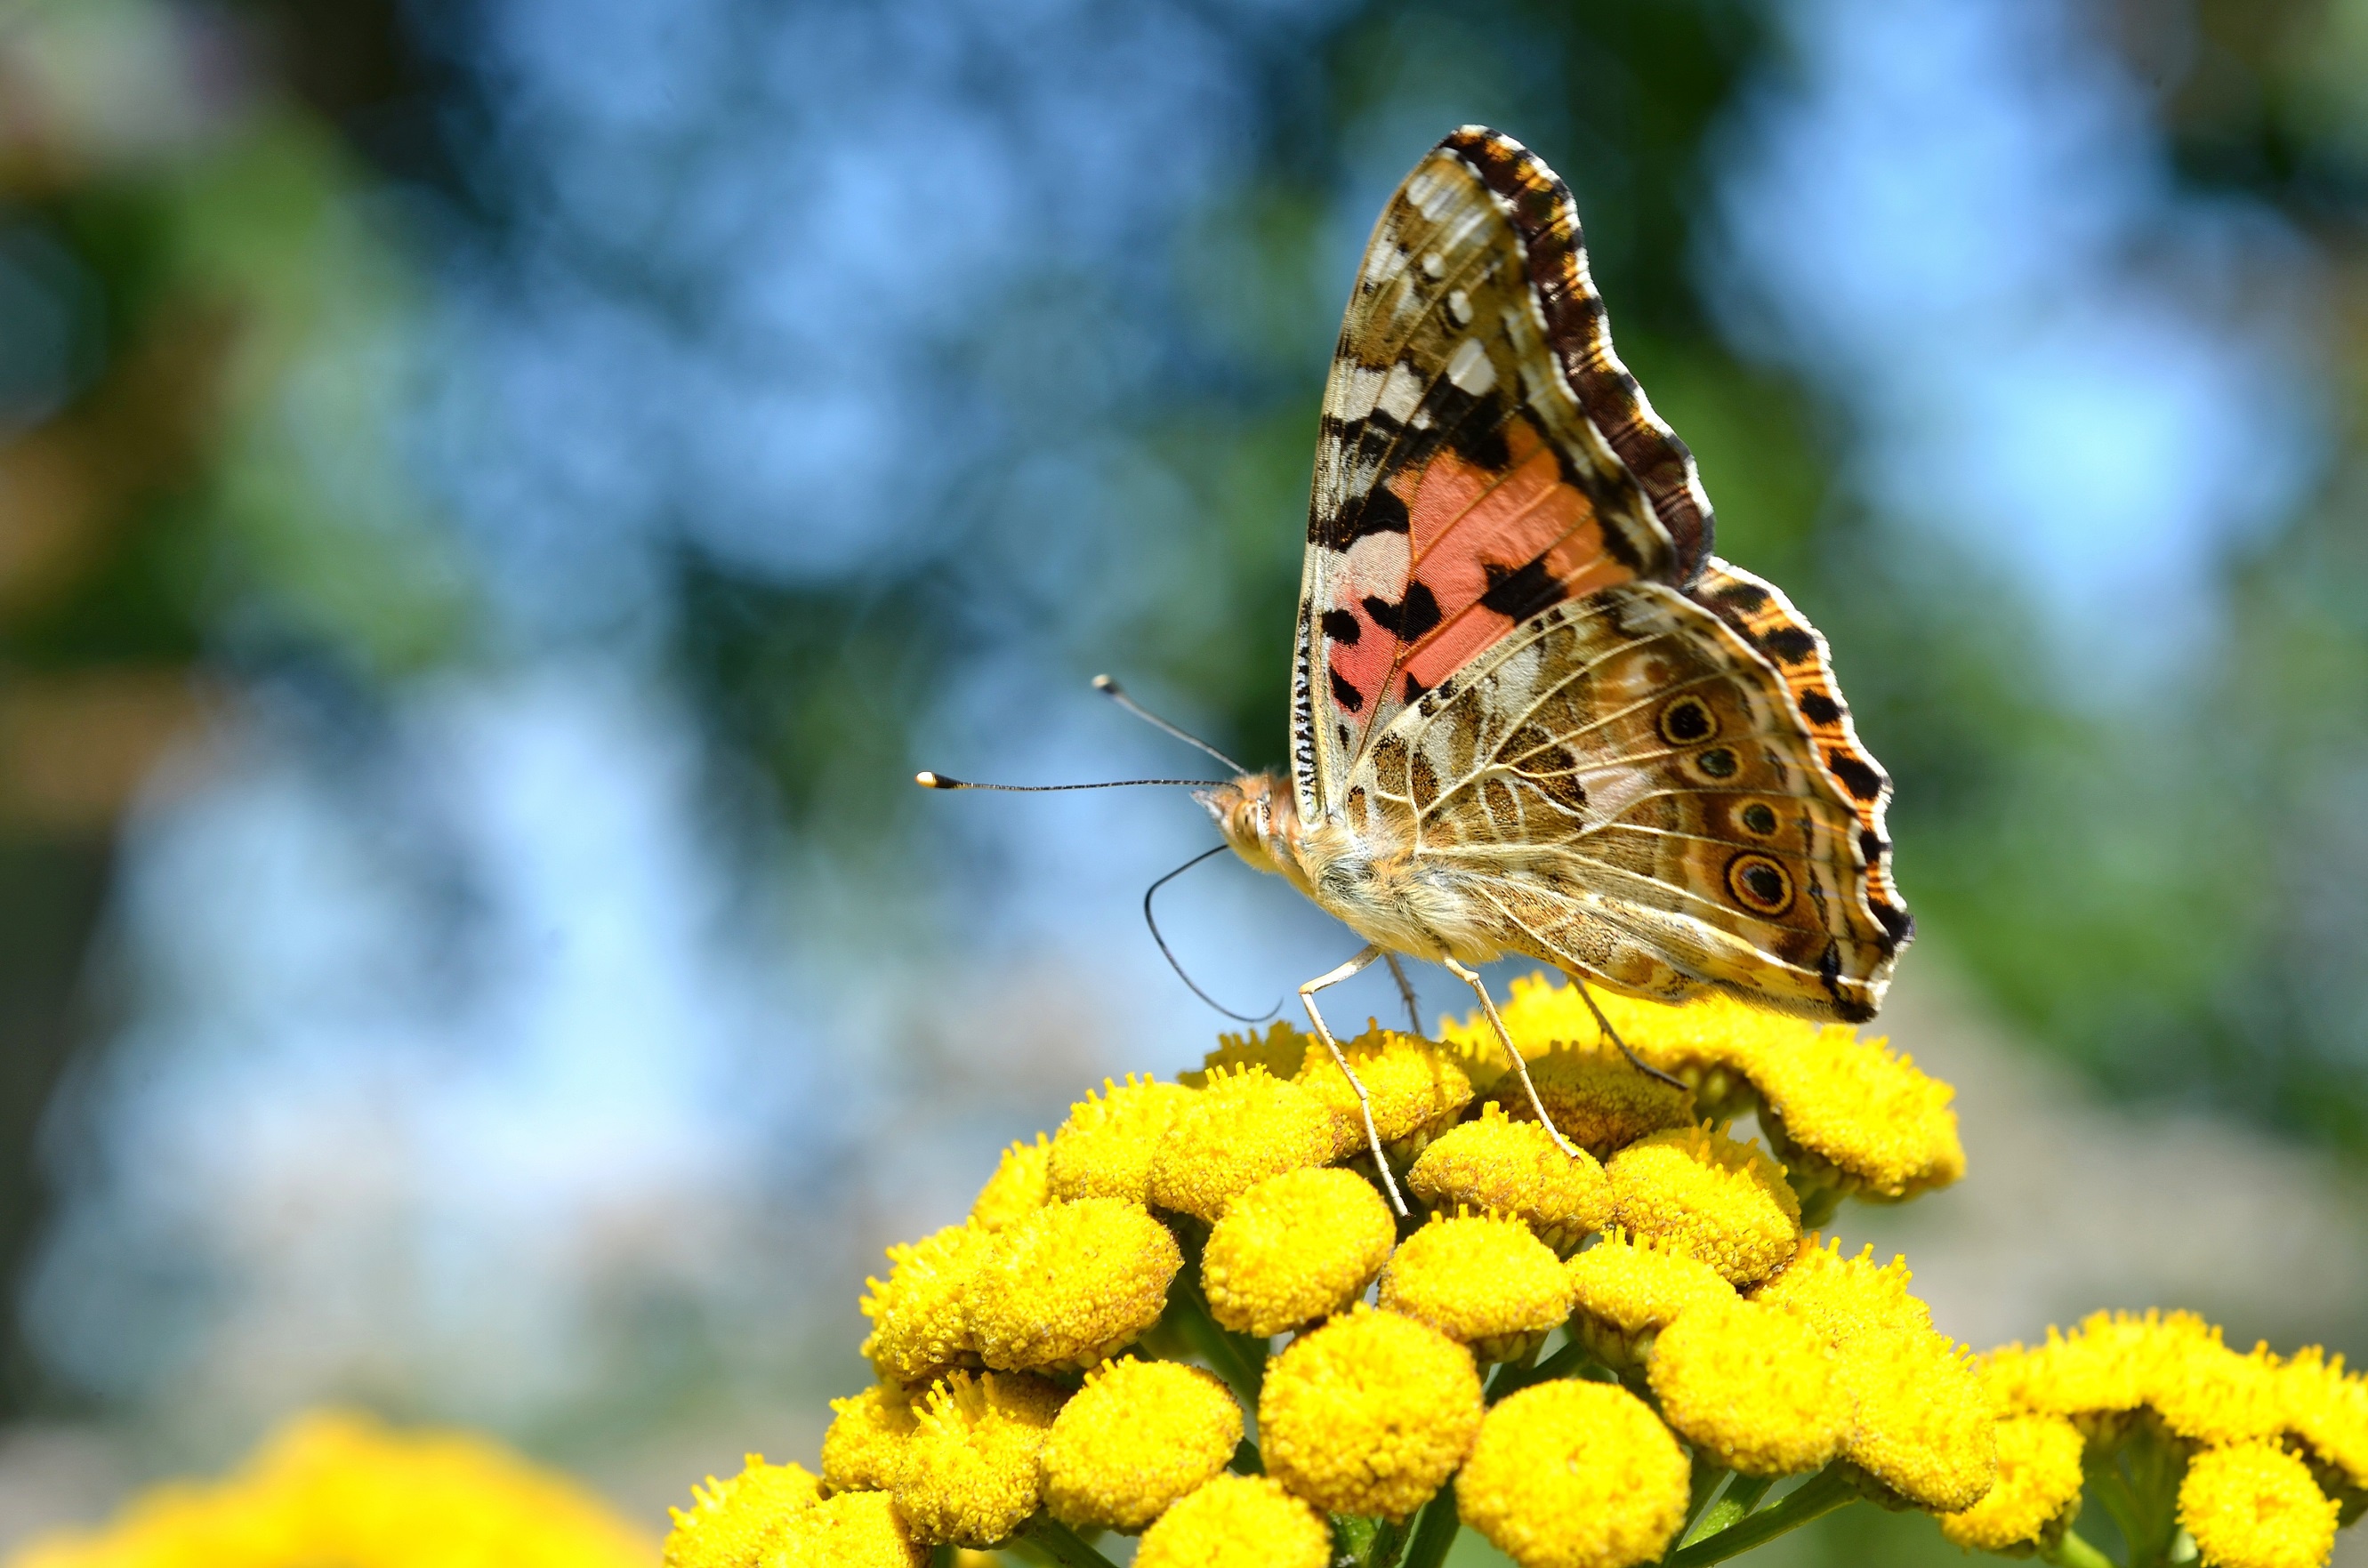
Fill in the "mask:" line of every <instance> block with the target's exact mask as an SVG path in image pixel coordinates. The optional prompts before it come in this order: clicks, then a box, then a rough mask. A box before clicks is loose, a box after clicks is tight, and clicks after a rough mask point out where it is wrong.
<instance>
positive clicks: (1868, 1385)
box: [1836, 1328, 1998, 1514]
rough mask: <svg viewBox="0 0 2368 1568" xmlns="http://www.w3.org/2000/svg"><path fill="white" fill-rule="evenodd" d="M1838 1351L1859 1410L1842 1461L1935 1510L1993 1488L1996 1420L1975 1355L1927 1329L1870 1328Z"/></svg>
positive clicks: (1952, 1509) (1967, 1502)
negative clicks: (1970, 1356)
mask: <svg viewBox="0 0 2368 1568" xmlns="http://www.w3.org/2000/svg"><path fill="white" fill-rule="evenodd" d="M1836 1353H1837V1355H1838V1357H1839V1369H1840V1377H1841V1383H1842V1388H1843V1390H1844V1391H1845V1392H1846V1393H1847V1394H1848V1396H1849V1398H1850V1405H1851V1409H1852V1413H1853V1414H1852V1416H1851V1421H1850V1436H1849V1437H1846V1438H1844V1439H1843V1442H1842V1453H1843V1456H1844V1457H1845V1458H1847V1459H1848V1460H1850V1462H1851V1463H1852V1464H1855V1465H1857V1466H1858V1467H1859V1468H1860V1469H1861V1470H1862V1471H1866V1473H1867V1474H1868V1475H1870V1476H1872V1477H1873V1479H1874V1480H1876V1481H1878V1482H1880V1483H1883V1484H1884V1486H1887V1487H1889V1488H1890V1489H1891V1490H1892V1492H1894V1493H1895V1494H1897V1495H1898V1496H1900V1497H1902V1498H1904V1499H1906V1500H1907V1503H1908V1504H1910V1505H1911V1506H1915V1507H1918V1508H1922V1509H1924V1510H1925V1511H1927V1512H1928V1513H1934V1514H1954V1513H1960V1512H1962V1511H1964V1509H1967V1508H1970V1507H1972V1506H1974V1505H1975V1504H1976V1503H1978V1502H1980V1501H1981V1500H1982V1498H1983V1497H1985V1496H1986V1495H1987V1494H1988V1493H1989V1489H1990V1486H1991V1483H1994V1482H1995V1481H1996V1480H1997V1479H1998V1422H1997V1418H1996V1416H1995V1415H1994V1414H1993V1412H1992V1407H1991V1403H1990V1398H1989V1393H1988V1391H1987V1389H1985V1388H1984V1387H1983V1384H1982V1380H1981V1376H1980V1374H1979V1372H1977V1371H1976V1370H1975V1367H1974V1364H1973V1363H1972V1361H1971V1360H1969V1359H1968V1358H1965V1357H1964V1356H1962V1355H1960V1354H1958V1352H1957V1349H1956V1347H1955V1346H1952V1345H1951V1344H1950V1343H1949V1342H1948V1341H1947V1340H1945V1339H1943V1338H1941V1336H1940V1335H1937V1334H1934V1333H1932V1332H1931V1331H1930V1330H1929V1329H1922V1330H1907V1329H1884V1328H1877V1329H1871V1330H1867V1331H1864V1332H1861V1333H1859V1334H1857V1335H1852V1336H1851V1337H1850V1338H1849V1339H1847V1340H1845V1341H1844V1342H1843V1343H1842V1344H1841V1345H1839V1346H1836Z"/></svg>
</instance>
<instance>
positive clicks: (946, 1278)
mask: <svg viewBox="0 0 2368 1568" xmlns="http://www.w3.org/2000/svg"><path fill="white" fill-rule="evenodd" d="M989 1239H990V1237H989V1235H988V1233H986V1232H985V1231H981V1230H975V1229H973V1228H972V1227H971V1226H968V1225H948V1226H947V1227H946V1228H945V1229H944V1230H942V1231H939V1232H938V1233H936V1234H935V1235H932V1236H928V1237H924V1238H923V1239H922V1240H920V1241H917V1242H914V1243H911V1244H906V1245H901V1246H892V1247H890V1248H889V1249H888V1261H889V1262H890V1263H891V1264H893V1265H894V1267H892V1268H891V1269H890V1270H889V1271H888V1281H887V1283H886V1284H884V1285H883V1284H882V1283H881V1282H880V1281H879V1280H877V1279H867V1280H865V1281H864V1283H865V1284H866V1285H869V1286H870V1287H871V1294H870V1295H868V1296H866V1297H864V1298H863V1301H862V1302H861V1303H860V1305H861V1308H862V1311H863V1315H864V1316H865V1317H868V1318H870V1319H871V1334H870V1335H868V1336H867V1337H866V1338H865V1339H864V1341H863V1354H864V1355H865V1356H866V1357H867V1358H870V1360H871V1365H872V1366H873V1367H874V1368H876V1369H878V1370H879V1373H880V1375H881V1377H882V1378H883V1379H885V1380H887V1381H890V1382H896V1383H913V1384H925V1383H927V1382H928V1381H930V1380H931V1379H932V1378H935V1377H936V1376H937V1375H938V1374H939V1372H941V1371H943V1370H945V1369H948V1368H950V1367H956V1366H961V1365H963V1364H965V1363H974V1362H975V1361H976V1360H977V1347H976V1346H973V1344H972V1343H971V1337H970V1329H969V1326H968V1324H966V1323H965V1322H964V1321H963V1316H962V1296H963V1293H964V1292H965V1291H966V1290H968V1289H969V1287H970V1280H971V1276H972V1275H973V1273H975V1272H976V1271H977V1268H978V1264H979V1259H980V1256H981V1255H982V1254H984V1253H985V1249H986V1244H987V1242H988V1241H989Z"/></svg>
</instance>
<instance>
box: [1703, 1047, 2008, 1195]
mask: <svg viewBox="0 0 2368 1568" xmlns="http://www.w3.org/2000/svg"><path fill="white" fill-rule="evenodd" d="M1748 1074H1749V1076H1750V1079H1751V1082H1752V1084H1753V1085H1754V1086H1755V1087H1757V1088H1758V1089H1759V1096H1760V1100H1761V1114H1760V1124H1761V1125H1762V1126H1763V1127H1765V1128H1766V1129H1767V1130H1768V1134H1769V1142H1770V1143H1772V1144H1774V1145H1775V1147H1776V1148H1777V1150H1778V1152H1779V1153H1782V1155H1783V1156H1784V1160H1785V1163H1786V1165H1788V1166H1789V1165H1793V1164H1794V1163H1795V1161H1798V1162H1799V1164H1801V1165H1804V1166H1805V1167H1807V1169H1806V1172H1805V1174H1806V1175H1807V1176H1808V1177H1809V1178H1810V1179H1811V1181H1812V1183H1813V1185H1815V1186H1817V1187H1827V1188H1830V1189H1833V1190H1834V1191H1835V1192H1837V1193H1839V1194H1840V1195H1843V1196H1848V1195H1850V1194H1852V1193H1864V1194H1866V1195H1867V1196H1868V1197H1871V1198H1878V1199H1884V1200H1885V1201H1896V1200H1899V1199H1907V1198H1913V1197H1915V1196H1916V1195H1917V1194H1918V1193H1920V1192H1926V1191H1930V1189H1931V1188H1933V1187H1946V1186H1948V1185H1949V1184H1950V1183H1951V1182H1953V1181H1955V1180H1956V1179H1957V1178H1958V1177H1960V1176H1964V1174H1965V1149H1964V1144H1963V1143H1961V1142H1958V1139H1957V1113H1956V1112H1955V1111H1953V1110H1952V1109H1950V1108H1949V1101H1950V1100H1951V1099H1952V1097H1953V1096H1955V1094H1956V1091H1955V1090H1954V1089H1952V1088H1951V1087H1950V1086H1949V1085H1946V1084H1943V1083H1941V1081H1940V1080H1938V1079H1936V1078H1930V1077H1927V1076H1926V1075H1925V1074H1923V1073H1921V1072H1919V1071H1918V1070H1917V1066H1916V1063H1915V1062H1913V1061H1912V1060H1910V1059H1909V1058H1907V1057H1905V1056H1895V1055H1893V1054H1892V1053H1891V1051H1889V1050H1887V1049H1886V1048H1885V1046H1884V1042H1883V1041H1882V1040H1860V1039H1859V1038H1858V1036H1857V1034H1856V1032H1855V1031H1854V1030H1852V1029H1850V1028H1848V1027H1846V1026H1843V1025H1839V1024H1832V1025H1827V1026H1826V1027H1825V1028H1817V1027H1816V1026H1815V1025H1812V1024H1809V1023H1806V1022H1804V1021H1802V1020H1799V1019H1784V1020H1782V1023H1781V1026H1780V1027H1779V1028H1775V1029H1771V1030H1770V1033H1769V1036H1768V1038H1767V1039H1766V1040H1763V1041H1761V1042H1760V1043H1759V1045H1758V1047H1757V1048H1756V1049H1755V1050H1754V1051H1752V1052H1751V1055H1750V1060H1749V1063H1748ZM1795 1174H1796V1175H1802V1174H1804V1173H1803V1172H1799V1171H1796V1172H1795Z"/></svg>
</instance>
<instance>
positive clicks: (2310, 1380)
mask: <svg viewBox="0 0 2368 1568" xmlns="http://www.w3.org/2000/svg"><path fill="white" fill-rule="evenodd" d="M2278 1376H2279V1380H2280V1381H2282V1382H2283V1384H2284V1403H2285V1410H2286V1425H2287V1427H2288V1429H2289V1430H2291V1431H2292V1432H2294V1434H2295V1435H2296V1436H2297V1437H2301V1438H2302V1440H2303V1441H2304V1442H2305V1443H2308V1444H2309V1445H2310V1447H2311V1450H2312V1451H2313V1452H2314V1453H2316V1454H2317V1455H2318V1457H2319V1459H2320V1460H2323V1461H2324V1462H2326V1463H2327V1464H2328V1465H2330V1466H2332V1467H2333V1468H2334V1469H2335V1470H2336V1471H2337V1472H2338V1473H2340V1475H2341V1476H2342V1478H2343V1481H2344V1483H2345V1484H2346V1485H2347V1486H2348V1487H2349V1488H2350V1489H2351V1491H2354V1492H2368V1382H2363V1381H2362V1380H2361V1379H2360V1378H2358V1377H2356V1376H2354V1377H2347V1376H2345V1375H2344V1371H2343V1358H2342V1357H2340V1356H2337V1357H2333V1358H2329V1357H2328V1354H2327V1352H2326V1351H2324V1350H2322V1349H2320V1348H2319V1347H2318V1346H2316V1345H2312V1346H2305V1347H2304V1348H2303V1349H2301V1350H2299V1351H2297V1352H2296V1353H2295V1354H2294V1358H2293V1359H2292V1360H2290V1361H2288V1362H2287V1363H2286V1364H2285V1365H2284V1366H2283V1367H2282V1368H2280V1369H2279V1373H2278Z"/></svg>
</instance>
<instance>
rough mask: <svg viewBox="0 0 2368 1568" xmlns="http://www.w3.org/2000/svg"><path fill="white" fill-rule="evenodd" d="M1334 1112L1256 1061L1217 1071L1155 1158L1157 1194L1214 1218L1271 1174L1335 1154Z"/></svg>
mask: <svg viewBox="0 0 2368 1568" xmlns="http://www.w3.org/2000/svg"><path fill="white" fill-rule="evenodd" d="M1332 1144H1333V1140H1332V1113H1331V1112H1330V1111H1329V1110H1327V1109H1326V1108H1325V1106H1324V1102H1323V1101H1321V1100H1319V1099H1317V1098H1316V1097H1315V1096H1314V1095H1311V1094H1309V1093H1308V1092H1307V1091H1306V1090H1305V1089H1303V1088H1301V1087H1300V1086H1299V1085H1296V1084H1290V1083H1285V1082H1283V1081H1282V1080H1281V1079H1280V1078H1277V1077H1274V1076H1273V1075H1272V1074H1269V1073H1267V1072H1266V1071H1265V1070H1264V1069H1262V1068H1258V1067H1255V1066H1251V1067H1241V1068H1235V1069H1232V1070H1227V1069H1225V1068H1222V1067H1218V1068H1212V1069H1211V1070H1210V1072H1209V1086H1208V1087H1207V1088H1205V1089H1203V1090H1201V1092H1200V1093H1199V1094H1197V1095H1193V1096H1191V1097H1190V1100H1189V1101H1188V1102H1187V1103H1186V1104H1185V1106H1184V1108H1183V1109H1182V1110H1181V1111H1179V1112H1178V1113H1177V1117H1176V1119H1175V1120H1174V1121H1173V1122H1171V1123H1170V1124H1169V1125H1168V1128H1167V1134H1166V1136H1164V1137H1163V1138H1161V1139H1160V1141H1159V1147H1158V1149H1157V1151H1156V1152H1155V1153H1153V1155H1152V1157H1151V1201H1152V1202H1153V1203H1155V1204H1156V1205H1158V1206H1159V1207H1160V1208H1162V1209H1173V1210H1177V1211H1178V1213H1183V1214H1190V1215H1193V1216H1196V1217H1197V1218H1200V1219H1202V1220H1214V1219H1216V1218H1217V1216H1218V1215H1220V1214H1222V1213H1224V1211H1225V1205H1226V1204H1228V1203H1230V1202H1232V1201H1233V1200H1234V1199H1235V1197H1237V1196H1239V1195H1240V1194H1241V1193H1243V1192H1244V1191H1246V1190H1247V1189H1248V1188H1250V1187H1255V1186H1256V1185H1257V1184H1258V1183H1259V1182H1261V1181H1264V1180H1265V1179H1266V1178H1267V1177H1269V1176H1280V1175H1281V1174H1282V1173H1283V1172H1284V1171H1295V1170H1299V1169H1301V1168H1303V1167H1304V1166H1307V1165H1324V1164H1326V1163H1328V1162H1329V1161H1330V1160H1331V1158H1332Z"/></svg>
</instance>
